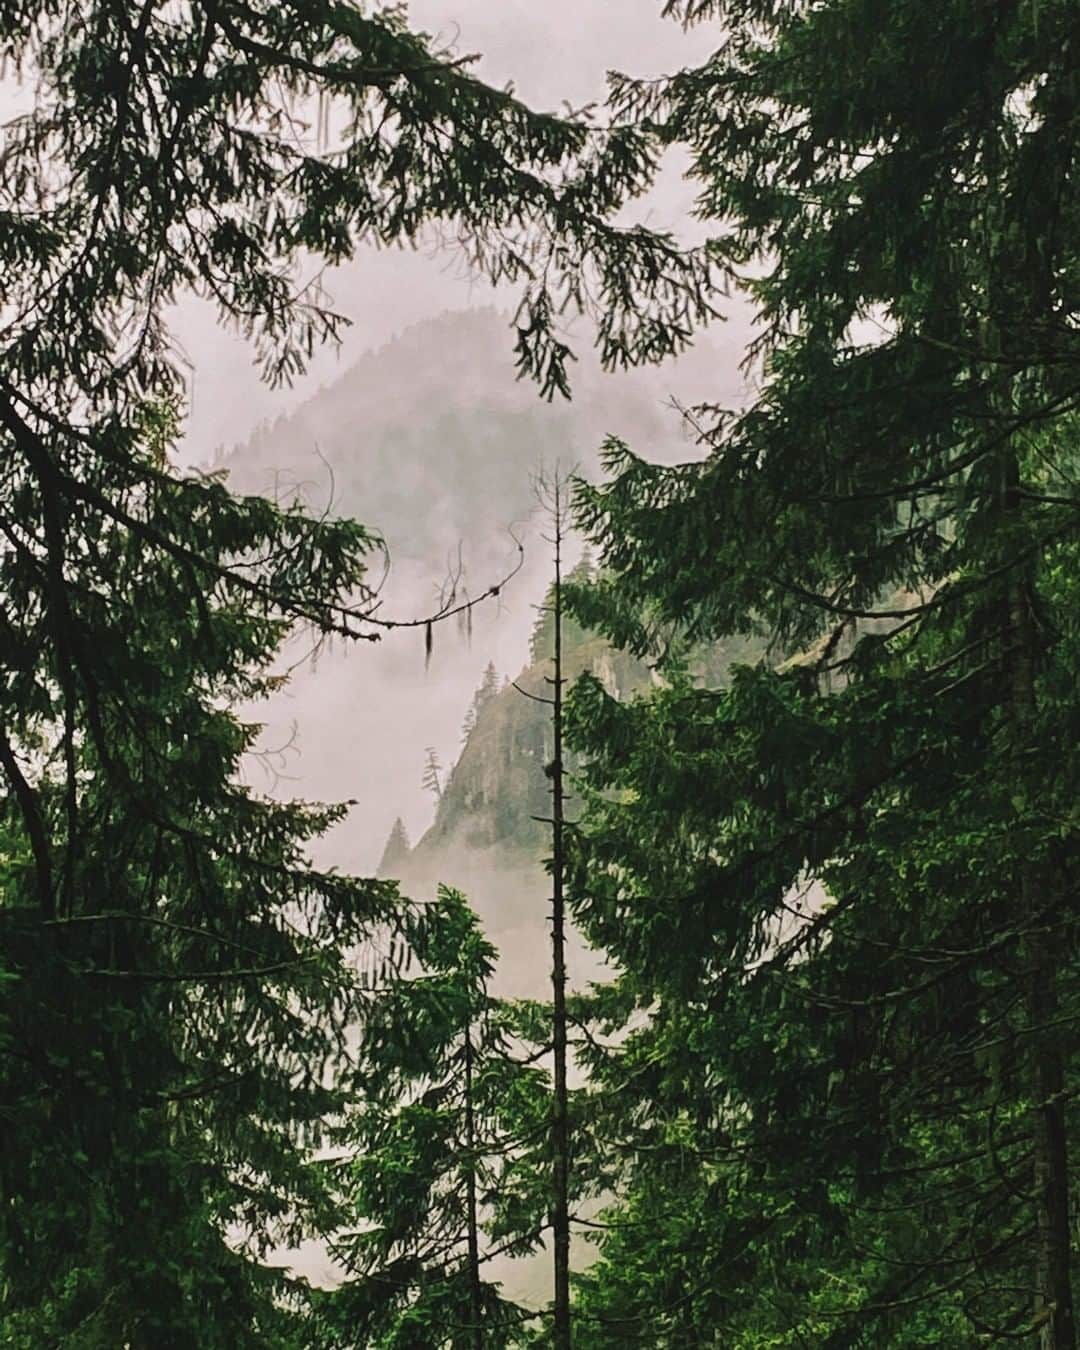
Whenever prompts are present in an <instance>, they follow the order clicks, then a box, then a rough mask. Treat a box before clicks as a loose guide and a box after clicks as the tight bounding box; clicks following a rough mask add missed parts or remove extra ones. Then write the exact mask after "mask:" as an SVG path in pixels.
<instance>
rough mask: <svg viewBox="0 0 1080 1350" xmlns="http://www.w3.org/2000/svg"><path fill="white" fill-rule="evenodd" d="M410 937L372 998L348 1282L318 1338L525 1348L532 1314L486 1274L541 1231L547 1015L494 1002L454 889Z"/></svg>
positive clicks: (471, 925) (349, 1136) (478, 939)
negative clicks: (402, 959)
mask: <svg viewBox="0 0 1080 1350" xmlns="http://www.w3.org/2000/svg"><path fill="white" fill-rule="evenodd" d="M404 937H405V940H406V942H407V944H408V950H409V954H410V958H411V961H412V964H411V966H408V967H406V968H404V969H403V970H402V972H401V974H400V975H398V976H397V977H395V978H394V979H392V980H391V981H390V983H389V984H388V986H387V987H386V988H385V990H383V991H381V992H380V993H379V994H377V995H376V996H375V998H374V999H373V1000H372V1004H371V1006H370V1007H369V1010H368V1016H367V1017H366V1019H365V1022H364V1029H363V1034H362V1040H361V1045H360V1049H359V1054H358V1060H357V1068H356V1087H357V1099H356V1101H355V1102H354V1104H353V1106H352V1108H351V1110H350V1111H349V1113H348V1116H347V1118H346V1120H345V1122H344V1124H343V1126H342V1128H341V1130H340V1131H339V1140H340V1143H341V1144H342V1145H343V1148H344V1152H345V1155H346V1161H345V1162H344V1163H342V1164H340V1165H338V1166H337V1167H336V1168H335V1171H336V1173H337V1180H338V1185H339V1186H340V1188H341V1191H342V1194H343V1197H344V1201H345V1204H346V1207H347V1209H348V1210H349V1212H350V1213H351V1215H352V1222H351V1225H350V1229H351V1231H348V1232H346V1233H344V1234H343V1235H341V1236H340V1237H339V1238H338V1239H337V1241H336V1243H335V1246H334V1252H335V1255H336V1256H337V1258H338V1260H339V1261H341V1262H342V1263H343V1264H344V1266H345V1268H346V1270H347V1272H348V1278H347V1280H346V1281H345V1283H344V1284H343V1285H342V1287H341V1288H340V1290H338V1291H337V1292H335V1293H334V1294H333V1295H332V1296H331V1297H330V1298H329V1300H327V1302H326V1304H325V1307H324V1310H323V1313H322V1316H321V1319H320V1323H321V1327H322V1335H323V1336H324V1338H325V1343H326V1344H328V1345H332V1346H334V1347H338V1346H340V1347H357V1348H359V1347H364V1348H365V1350H366V1348H367V1347H374V1346H382V1347H387V1350H389V1347H394V1346H402V1347H404V1346H415V1347H420V1346H424V1347H434V1346H447V1347H462V1348H463V1350H465V1348H470V1350H471V1347H479V1346H485V1347H497V1346H512V1345H518V1344H523V1343H524V1339H523V1338H524V1337H525V1336H526V1334H527V1329H528V1324H529V1320H530V1315H529V1313H528V1312H527V1311H526V1310H524V1309H522V1308H519V1307H517V1306H515V1305H514V1304H512V1303H509V1302H507V1301H506V1300H505V1299H503V1298H502V1297H501V1296H500V1294H499V1290H498V1287H497V1285H496V1284H494V1283H492V1282H491V1280H490V1279H487V1278H485V1274H486V1270H487V1268H488V1264H489V1262H490V1261H491V1259H492V1258H493V1257H494V1256H496V1255H524V1254H527V1253H529V1252H531V1251H532V1250H534V1249H535V1248H536V1247H537V1246H538V1244H539V1243H540V1241H541V1238H542V1235H543V1232H544V1229H545V1227H546V1220H545V1214H544V1210H545V1201H546V1187H545V1185H544V1178H545V1174H546V1168H545V1167H544V1165H543V1160H544V1154H545V1133H546V1128H547V1117H548V1101H549V1089H548V1082H547V1075H546V1074H545V1073H544V1072H543V1071H542V1070H540V1069H538V1068H536V1067H535V1066H534V1063H533V1062H532V1061H534V1060H535V1059H536V1058H537V1057H538V1055H536V1054H533V1055H531V1056H530V1055H529V1054H528V1045H527V1042H523V1039H522V1035H523V1033H527V1032H529V1031H531V1030H533V1029H534V1028H535V1025H536V1023H537V1014H536V1012H535V1011H534V1010H532V1009H530V1008H529V1007H528V1005H520V1006H519V1005H515V1004H512V1003H507V1002H505V1001H503V1000H500V999H498V998H496V997H494V996H493V995H492V994H491V993H490V991H489V983H490V980H491V977H492V974H493V972H494V966H495V950H494V948H493V947H492V946H491V944H490V943H489V942H488V941H487V940H486V939H485V938H484V937H483V935H482V933H481V931H480V928H479V925H478V923H477V920H476V916H475V915H474V914H473V912H472V911H471V910H470V909H469V907H468V904H467V903H466V901H465V899H464V898H463V897H462V896H461V895H460V894H459V893H458V892H457V891H453V890H450V889H449V888H447V887H440V889H439V895H438V900H437V901H436V902H435V903H434V904H432V905H423V906H418V907H417V908H416V909H415V911H413V912H412V914H411V916H410V919H409V921H408V922H407V924H406V927H405V932H404Z"/></svg>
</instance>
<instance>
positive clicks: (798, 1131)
mask: <svg viewBox="0 0 1080 1350" xmlns="http://www.w3.org/2000/svg"><path fill="white" fill-rule="evenodd" d="M672 8H673V10H675V11H676V12H678V13H679V14H680V15H681V16H682V17H684V18H686V19H687V20H688V21H694V22H699V21H700V22H707V21H716V22H717V23H718V25H719V27H720V35H719V37H718V45H717V50H716V52H715V54H714V56H713V57H712V58H711V59H710V61H709V62H708V63H706V64H705V65H704V66H702V67H701V68H699V69H697V70H694V71H686V72H683V73H682V74H680V75H678V76H676V77H675V78H674V79H672V80H670V81H660V82H649V83H641V84H636V83H634V82H633V81H618V82H617V83H616V86H615V98H616V101H617V102H618V103H619V104H620V106H621V107H622V108H623V110H624V112H625V113H626V115H627V116H630V117H640V118H642V119H644V120H645V121H647V122H648V124H649V125H651V126H653V127H660V128H662V129H663V130H662V134H663V135H665V136H666V137H667V138H669V139H670V141H671V142H672V143H676V142H681V143H683V144H684V145H685V146H686V148H687V150H688V152H689V154H690V156H691V160H692V164H693V169H692V172H693V173H694V175H695V177H696V178H697V179H698V181H699V182H700V184H701V196H700V199H699V206H700V211H701V214H702V216H703V217H706V218H707V219H709V220H711V221H714V222H716V228H717V230H718V232H719V236H720V237H719V238H718V240H717V242H716V248H717V250H718V252H719V253H722V254H723V256H724V257H725V259H726V261H727V265H728V266H729V268H730V273H731V277H732V281H733V284H736V285H741V286H742V287H743V288H744V290H745V291H746V292H747V293H748V294H749V296H750V297H751V299H752V300H753V301H754V302H755V303H756V305H757V307H758V311H759V315H760V318H761V321H762V337H761V341H760V343H759V344H758V347H757V351H756V355H757V357H758V358H760V367H759V369H760V371H761V388H760V393H759V395H758V397H757V398H756V399H755V400H754V401H753V403H752V404H751V405H750V406H749V408H748V409H747V410H746V411H745V412H744V413H742V414H741V415H732V414H721V413H719V412H718V411H717V410H716V409H708V408H704V409H699V410H697V411H696V412H694V413H692V414H691V417H692V419H693V421H694V425H695V426H696V427H697V430H698V432H699V434H700V435H701V437H702V442H703V445H704V448H705V449H706V451H707V455H706V457H705V458H704V459H703V460H701V461H699V462H696V463H693V464H688V465H684V466H680V467H676V468H674V469H672V468H667V467H665V468H659V467H654V466H651V465H648V464H646V463H644V462H643V461H642V460H641V459H639V458H638V457H636V456H635V455H634V454H633V453H632V452H631V451H630V450H628V449H627V448H626V447H624V446H619V445H615V444H612V445H611V446H609V452H610V454H609V468H610V470H611V473H612V481H611V482H610V483H609V484H608V485H606V486H604V487H602V488H600V489H598V490H592V489H588V488H584V487H583V488H582V490H581V494H580V497H579V508H580V521H581V523H582V524H583V525H584V526H585V527H586V528H587V530H588V531H589V532H591V534H592V535H593V537H594V540H595V543H596V545H597V547H598V550H599V559H600V562H601V564H602V566H603V567H604V569H605V570H606V572H607V576H606V578H605V580H603V581H601V582H600V583H598V584H597V585H596V586H595V587H593V588H592V589H591V590H583V591H581V592H579V593H577V594H576V595H575V596H574V597H573V604H574V607H575V610H576V612H577V613H578V614H579V616H580V617H581V618H582V619H583V620H586V621H590V622H594V623H596V624H598V625H600V626H602V627H603V628H604V630H605V631H606V632H607V633H608V634H609V635H611V636H612V637H614V638H615V639H617V640H618V641H620V642H623V643H625V644H627V645H629V646H631V647H632V648H633V649H634V650H636V651H637V652H639V653H641V654H646V653H649V654H651V655H652V657H653V659H656V660H664V657H665V654H666V661H665V662H664V664H665V665H666V669H665V670H664V675H665V685H666V687H665V688H664V689H662V690H660V691H658V692H657V693H656V695H655V696H654V697H653V698H652V699H651V700H650V701H649V702H648V703H641V704H639V705H635V706H629V707H619V706H618V705H616V704H615V703H614V701H613V700H611V699H608V698H607V697H606V696H605V695H604V693H603V690H602V689H601V688H600V687H599V685H598V684H597V683H596V682H595V681H586V682H585V684H584V685H583V686H582V687H581V689H580V690H579V693H578V695H577V696H576V698H575V713H574V725H575V737H576V739H577V745H578V748H579V749H580V750H581V751H582V752H583V753H584V755H585V756H586V758H587V760H588V762H589V768H588V771H587V773H588V776H589V778H590V780H591V784H592V789H593V794H592V799H591V804H590V807H589V811H588V819H587V821H586V823H585V825H584V826H583V828H582V831H581V832H580V834H576V835H575V840H576V842H579V843H580V849H579V851H578V853H577V861H576V880H575V891H576V896H577V905H578V910H577V912H578V916H579V918H580V919H581V921H582V922H583V924H584V925H585V927H586V930H587V932H588V933H589V935H590V936H591V937H592V938H593V940H594V941H595V942H597V943H598V944H599V945H601V946H602V947H603V948H604V949H605V950H607V951H608V952H609V953H610V954H611V956H612V958H613V959H614V960H615V961H616V962H617V963H618V964H619V965H620V966H621V967H622V968H623V970H624V974H623V976H622V978H621V980H620V982H619V986H618V993H617V994H616V993H612V994H611V995H610V996H609V1002H608V1008H609V1011H610V1010H619V1011H620V1012H621V1014H622V1015H623V1016H626V1015H628V1014H629V1010H631V1009H632V1010H635V1012H634V1013H633V1016H634V1017H636V1018H637V1019H638V1023H635V1025H637V1027H638V1029H637V1033H636V1035H635V1036H633V1037H631V1038H630V1039H629V1040H627V1042H626V1043H625V1045H624V1047H623V1049H622V1051H621V1052H620V1054H619V1055H618V1056H616V1057H615V1058H614V1059H613V1060H612V1062H611V1064H610V1067H609V1068H608V1069H607V1070H604V1069H602V1068H600V1069H598V1072H600V1073H604V1072H606V1073H607V1075H608V1082H609V1084H610V1088H611V1092H610V1101H611V1103H612V1106H611V1109H612V1112H613V1115H612V1118H611V1119H612V1127H611V1133H612V1137H613V1139H614V1140H615V1141H616V1142H617V1144H618V1146H619V1147H620V1148H621V1149H623V1150H624V1154H623V1156H624V1158H625V1163H626V1169H627V1172H626V1175H627V1177H628V1178H630V1180H628V1182H627V1188H626V1191H625V1194H626V1200H625V1205H626V1208H625V1209H624V1211H623V1212H622V1214H621V1215H614V1216H613V1219H615V1220H616V1221H620V1220H621V1222H622V1224H623V1226H622V1227H620V1228H619V1229H618V1231H617V1232H616V1231H614V1230H613V1233H612V1235H611V1236H610V1237H609V1238H607V1239H605V1244H606V1251H607V1252H608V1254H609V1257H610V1260H609V1261H608V1262H606V1263H604V1264H602V1265H601V1267H600V1268H598V1270H597V1272H596V1274H595V1279H594V1282H593V1284H592V1285H591V1292H590V1294H589V1298H590V1300H593V1301H592V1302H591V1305H590V1307H591V1312H592V1313H593V1314H594V1315H596V1316H598V1317H600V1318H603V1317H604V1316H607V1317H609V1318H611V1319H615V1320H618V1319H622V1327H623V1331H621V1332H620V1333H619V1334H620V1335H623V1336H625V1337H627V1338H628V1337H629V1336H630V1335H631V1334H633V1335H637V1336H638V1337H639V1342H638V1343H641V1344H648V1345H664V1344H672V1345H674V1344H684V1343H688V1342H694V1340H695V1338H697V1343H701V1342H702V1341H704V1342H705V1343H709V1338H713V1339H716V1338H720V1340H721V1341H722V1343H724V1344H729V1345H742V1344H747V1345H757V1344H760V1343H762V1340H763V1339H765V1341H766V1343H770V1342H769V1341H768V1338H770V1337H771V1338H772V1341H771V1343H774V1344H800V1343H812V1344H815V1345H828V1346H841V1345H844V1346H849V1345H859V1346H863V1345H866V1346H870V1345H880V1344H883V1343H886V1344H890V1345H892V1344H895V1345H904V1344H956V1345H969V1344H970V1345H974V1344H978V1343H985V1342H986V1341H987V1340H992V1341H997V1340H1004V1339H1006V1338H1008V1339H1015V1340H1018V1341H1020V1342H1021V1343H1026V1344H1038V1345H1039V1346H1040V1347H1042V1350H1072V1347H1074V1346H1075V1343H1076V1334H1075V1327H1074V1321H1075V1318H1074V1312H1073V1293H1072V1289H1071V1267H1072V1266H1073V1265H1074V1264H1075V1258H1074V1253H1073V1251H1072V1241H1073V1240H1072V1236H1071V1224H1070V1214H1071V1212H1072V1205H1071V1194H1072V1193H1073V1192H1074V1191H1075V1178H1076V1175H1077V1164H1076V1162H1075V1159H1074V1157H1073V1156H1072V1151H1073V1150H1072V1141H1073V1140H1075V1137H1076V1128H1077V1119H1076V1111H1075V1106H1074V1093H1075V1088H1076V1083H1077V1074H1076V1066H1075V1064H1074V1062H1073V1058H1074V1057H1073V1055H1072V1044H1073V1039H1074V1037H1073V1032H1074V1028H1075V1025H1076V1019H1077V1016H1078V1014H1080V1003H1078V1000H1077V995H1078V993H1080V990H1078V988H1077V984H1078V981H1077V975H1078V969H1077V959H1076V958H1077V953H1076V925H1075V912H1074V906H1073V905H1072V904H1071V902H1070V899H1069V897H1070V896H1071V895H1073V894H1074V891H1075V884H1076V877H1077V873H1078V862H1077V858H1078V850H1077V832H1076V822H1075V815H1074V813H1073V811H1072V808H1071V807H1070V806H1069V804H1068V803H1069V801H1070V798H1071V796H1072V794H1073V793H1074V792H1075V767H1074V765H1073V763H1072V762H1071V758H1070V757H1069V756H1067V755H1063V753H1062V749H1061V747H1062V744H1063V742H1062V741H1060V740H1059V739H1058V732H1059V730H1060V729H1062V728H1066V727H1072V726H1075V719H1076V699H1075V689H1076V687H1077V680H1076V666H1075V659H1076V648H1075V641H1074V631H1075V629H1074V622H1073V619H1072V617H1071V605H1072V603H1073V589H1072V586H1071V584H1070V583H1069V581H1068V580H1067V577H1068V575H1069V573H1070V570H1071V569H1073V568H1074V566H1075V557H1076V542H1077V528H1078V526H1077V521H1078V520H1080V517H1078V515H1077V510H1076V508H1077V497H1076V487H1075V484H1076V479H1077V444H1078V442H1077V421H1076V411H1075V398H1076V369H1077V356H1078V347H1077V342H1076V330H1075V324H1074V323H1073V322H1072V321H1071V320H1069V319H1067V318H1066V317H1065V316H1066V315H1070V314H1072V313H1073V312H1074V310H1075V279H1076V276H1077V256H1078V255H1077V249H1076V240H1077V238H1078V237H1080V229H1078V226H1080V196H1078V194H1077V187H1076V175H1075V173H1074V172H1073V168H1074V164H1073V161H1074V156H1075V126H1076V118H1077V111H1078V107H1080V89H1078V83H1077V77H1076V69H1077V61H1076V51H1075V46H1076V29H1075V23H1074V22H1073V19H1074V14H1073V8H1074V7H1073V6H1071V5H1068V4H1064V3H1062V4H1050V5H1045V6H1039V8H1038V11H1037V12H1036V11H1035V10H1033V9H1031V8H1030V7H1025V6H1005V7H1000V6H997V7H993V6H991V7H979V6H975V7H972V6H970V5H966V4H961V3H956V4H952V3H945V4H939V3H934V4H931V3H915V4H911V5H904V6H894V7H892V8H891V9H890V10H889V11H888V12H887V13H885V12H884V11H882V12H880V13H879V12H878V11H874V13H873V14H871V12H870V10H869V9H868V8H867V7H865V6H859V5H855V6H851V5H847V4H842V3H832V0H827V2H826V3H823V4H820V5H816V6H812V7H806V6H803V5H796V4H793V3H792V4H779V5H776V4H758V3H756V0H751V2H750V3H746V4H744V3H726V0H715V2H714V0H704V2H703V3H700V4H688V5H679V6H673V7H672ZM751 277H752V279H750V278H751ZM755 632H758V633H760V632H764V633H765V634H766V636H767V637H769V638H770V639H771V641H772V650H773V658H772V660H771V661H770V662H762V663H761V664H759V665H758V666H756V667H755V668H753V669H750V668H747V669H744V670H741V671H738V672H736V674H735V676H734V679H733V681H732V683H731V688H730V689H726V690H725V689H721V688H711V689H702V688H700V687H696V686H695V684H694V682H693V681H692V680H690V679H689V677H688V676H687V675H686V672H685V669H680V665H679V655H680V646H681V645H683V644H685V643H689V642H697V641H701V640H710V641H711V640H719V641H721V642H723V641H725V640H727V639H730V638H742V637H745V636H746V635H749V634H753V633H755ZM620 1004H621V1009H620ZM646 1010H648V1013H646ZM641 1019H644V1024H643V1025H642V1024H641ZM620 1065H621V1068H620V1067H619V1066H620ZM695 1084H697V1085H700V1084H709V1085H711V1087H710V1089H709V1090H708V1091H707V1093H702V1092H701V1091H700V1088H695V1086H694V1085H695ZM617 1085H621V1097H620V1095H619V1091H618V1090H617ZM620 1101H621V1106H619V1105H618V1103H619V1102H620ZM620 1122H621V1123H620ZM680 1160H681V1166H680ZM687 1160H690V1161H689V1163H688V1161H687ZM665 1215H675V1216H676V1217H674V1218H669V1219H665V1218H664V1216H665ZM635 1272H636V1274H637V1275H641V1274H643V1272H655V1273H656V1279H655V1281H652V1282H649V1281H645V1280H642V1281H639V1284H638V1288H637V1289H636V1290H635V1288H634V1287H633V1277H634V1273H635ZM718 1272H723V1274H722V1275H720V1274H718ZM822 1272H824V1280H823V1275H822ZM665 1275H670V1276H671V1280H670V1282H669V1281H667V1280H665V1278H664V1277H665ZM632 1329H636V1330H632ZM601 1334H602V1333H600V1332H598V1333H597V1335H601ZM616 1340H617V1337H616ZM618 1343H619V1344H625V1343H626V1340H622V1341H618Z"/></svg>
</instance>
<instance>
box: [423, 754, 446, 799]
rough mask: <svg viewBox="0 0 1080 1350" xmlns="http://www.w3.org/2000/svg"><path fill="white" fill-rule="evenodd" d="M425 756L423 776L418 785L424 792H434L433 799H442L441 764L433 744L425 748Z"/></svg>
mask: <svg viewBox="0 0 1080 1350" xmlns="http://www.w3.org/2000/svg"><path fill="white" fill-rule="evenodd" d="M424 753H425V755H426V756H427V758H426V759H425V760H424V776H423V778H422V779H421V781H420V786H421V787H422V788H423V789H424V791H425V792H432V793H434V794H435V800H436V801H440V800H441V799H442V764H441V763H440V762H439V756H438V754H437V753H436V751H435V747H434V746H433V745H429V746H428V748H427V750H425V752H424Z"/></svg>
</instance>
